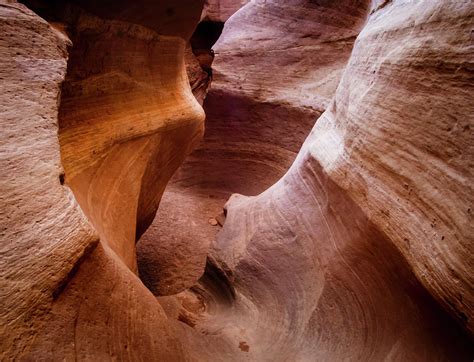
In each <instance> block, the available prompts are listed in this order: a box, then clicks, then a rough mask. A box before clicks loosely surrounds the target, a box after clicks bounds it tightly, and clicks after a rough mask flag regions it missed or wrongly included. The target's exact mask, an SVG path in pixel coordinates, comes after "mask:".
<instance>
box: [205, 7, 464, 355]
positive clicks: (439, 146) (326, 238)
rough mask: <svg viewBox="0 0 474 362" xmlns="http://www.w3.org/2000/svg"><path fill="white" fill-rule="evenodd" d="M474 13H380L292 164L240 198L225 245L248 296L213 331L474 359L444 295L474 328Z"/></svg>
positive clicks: (283, 347)
mask: <svg viewBox="0 0 474 362" xmlns="http://www.w3.org/2000/svg"><path fill="white" fill-rule="evenodd" d="M472 10H473V9H472V6H470V4H469V3H468V2H465V3H462V2H456V3H454V2H444V3H435V2H430V3H427V2H420V3H414V2H383V3H381V4H379V5H376V6H375V7H374V8H373V9H372V11H371V14H370V16H369V19H368V22H367V24H366V25H365V27H364V30H363V31H362V33H361V34H360V36H359V38H358V41H357V43H356V45H355V47H354V51H353V54H352V56H351V59H350V61H349V64H348V66H347V69H346V70H345V72H344V76H343V78H342V81H341V83H340V85H339V87H338V90H337V92H336V96H335V98H334V99H333V100H332V102H331V103H330V105H329V107H328V109H327V110H326V112H325V113H324V114H323V115H322V116H321V117H320V119H319V120H318V121H317V122H316V125H315V127H314V128H313V130H312V132H311V134H310V135H309V137H308V138H307V139H306V141H305V144H304V145H303V147H302V149H301V151H300V152H299V155H298V158H297V159H296V161H295V162H294V164H293V165H292V167H291V168H290V170H289V171H288V173H287V174H286V175H285V176H284V177H283V178H282V179H281V180H280V181H279V182H277V183H276V184H275V185H274V186H272V187H271V188H270V189H268V190H267V191H265V192H264V193H262V194H260V195H259V196H256V197H252V198H247V197H242V196H238V195H236V196H233V197H232V198H231V199H230V201H229V202H228V204H227V210H228V212H227V221H226V223H225V225H224V228H223V231H222V232H221V233H220V234H219V236H218V238H217V242H216V243H215V245H214V246H213V251H212V253H211V254H212V256H213V258H214V259H218V260H220V265H221V268H222V270H223V271H225V273H226V275H227V277H228V278H229V279H230V280H231V281H232V285H233V286H234V288H235V289H234V293H235V295H236V297H235V301H234V302H233V303H231V305H232V307H230V308H228V307H221V308H220V309H218V310H217V311H214V313H212V314H213V317H212V318H205V319H204V321H203V322H202V325H201V328H210V329H211V330H216V331H217V330H219V332H220V333H221V334H223V335H226V334H227V335H228V336H229V338H234V340H235V339H236V338H238V337H240V338H241V339H242V341H245V342H246V344H247V345H248V346H249V351H248V352H247V353H248V356H249V357H250V358H251V359H255V360H260V359H262V358H265V356H268V355H269V353H270V352H269V350H271V353H275V356H278V357H277V358H281V359H282V360H286V359H296V360H299V359H301V360H312V359H315V360H341V359H355V360H381V359H403V360H424V359H433V358H440V359H469V358H470V356H472V350H470V347H469V346H470V340H469V337H467V336H466V334H465V332H464V331H463V329H462V328H460V327H459V326H458V325H456V324H455V323H454V322H453V320H452V319H450V318H449V317H448V316H447V314H446V313H445V312H443V311H442V308H440V306H439V305H438V304H437V303H436V302H440V305H441V306H442V307H443V308H444V309H445V310H447V311H448V312H450V313H451V314H452V316H454V317H455V318H456V319H457V320H458V322H459V323H460V324H461V325H463V327H464V328H466V329H467V330H470V331H471V332H472V327H471V323H472V319H471V318H472V306H473V304H472V297H473V295H472V275H471V274H472V273H470V272H469V270H471V269H472V262H473V260H472V235H473V233H472V225H471V224H472V223H471V222H470V221H469V220H470V218H471V216H470V206H469V205H470V204H472V194H473V193H472V186H471V183H472V182H469V180H472V165H471V162H472V159H473V155H472V148H471V147H470V146H469V143H472V133H471V132H472V131H471V129H472V119H471V118H470V117H469V115H470V114H472V111H473V108H472V107H473V104H472V100H471V99H470V96H469V94H470V93H472V89H471V88H472V77H471V75H470V74H471V73H470V72H471V71H470V70H469V69H470V67H471V66H472V63H470V62H469V61H467V59H470V57H471V55H472V54H471V55H469V54H470V51H471V50H470V47H469V42H470V41H469V30H468V29H470V27H471V26H472ZM233 19H236V17H234V18H233ZM223 39H225V37H224V38H223ZM435 39H436V41H435ZM447 94H449V97H448V96H446V95H447ZM220 304H221V305H225V304H224V303H220ZM229 319H230V320H232V321H233V322H234V323H235V324H232V327H229V326H228V324H227V323H228V320H229ZM223 320H224V322H222V321H223ZM255 321H258V322H257V323H255ZM198 325H199V323H198ZM236 331H245V332H236ZM361 331H364V332H363V333H360V332H361ZM230 336H232V337H230ZM263 346H266V348H267V349H266V348H265V347H263Z"/></svg>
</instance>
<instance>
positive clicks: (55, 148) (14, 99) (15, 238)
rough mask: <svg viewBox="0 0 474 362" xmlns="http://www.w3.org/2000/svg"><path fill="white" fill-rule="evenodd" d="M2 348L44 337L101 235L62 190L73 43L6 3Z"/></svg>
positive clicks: (1, 18) (0, 42)
mask: <svg viewBox="0 0 474 362" xmlns="http://www.w3.org/2000/svg"><path fill="white" fill-rule="evenodd" d="M0 22H1V23H0V28H1V34H2V35H1V38H0V52H1V54H2V56H1V60H0V78H1V80H2V91H1V93H0V112H1V121H2V129H1V144H2V147H1V165H2V170H3V171H2V175H1V181H0V182H1V186H0V187H1V193H0V194H1V196H0V198H1V223H2V231H1V240H2V241H1V249H2V256H1V259H0V262H1V297H0V299H1V302H0V303H1V306H2V307H1V311H0V314H1V317H0V320H1V323H0V325H1V327H0V335H1V337H0V340H1V351H2V354H3V356H4V358H6V357H15V356H18V355H19V354H20V351H22V350H24V349H26V348H27V347H28V346H29V345H30V344H31V343H32V341H33V340H34V339H35V338H37V333H38V331H39V330H40V329H41V328H45V327H44V324H43V323H44V321H45V318H46V315H47V311H48V308H49V307H50V306H51V304H52V303H53V299H54V298H55V297H56V296H57V294H58V293H59V292H60V290H61V287H62V286H64V283H65V282H66V281H67V279H68V275H69V273H70V272H71V270H72V269H73V267H74V265H75V264H76V263H77V262H78V260H79V259H80V258H81V256H82V255H83V254H84V253H86V250H87V249H89V248H90V247H91V246H93V245H95V244H97V239H98V237H97V235H96V233H95V232H94V231H93V229H92V227H91V226H90V225H89V223H88V221H87V219H86V217H85V216H84V214H83V213H82V211H81V210H80V208H79V206H78V205H77V203H76V202H74V201H73V200H74V198H73V196H72V193H71V191H70V190H69V189H68V188H67V187H64V186H63V185H61V180H62V176H61V175H62V173H63V168H62V165H61V161H60V150H59V144H58V138H57V137H58V126H57V112H58V106H59V104H58V94H59V90H60V84H61V82H62V80H63V79H64V76H65V73H66V59H67V52H66V46H67V44H68V42H69V41H68V40H67V39H65V38H64V37H62V36H61V34H60V33H59V32H57V31H55V30H54V29H53V28H51V27H50V26H49V25H48V23H47V22H45V21H44V20H42V19H40V18H39V17H38V16H36V15H35V14H34V13H33V12H31V11H29V10H28V9H26V8H25V7H24V6H22V5H19V4H5V3H1V4H0Z"/></svg>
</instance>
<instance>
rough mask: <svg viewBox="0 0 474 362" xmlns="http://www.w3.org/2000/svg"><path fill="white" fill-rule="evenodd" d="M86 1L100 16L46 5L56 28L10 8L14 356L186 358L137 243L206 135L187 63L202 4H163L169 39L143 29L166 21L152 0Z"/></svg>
mask: <svg viewBox="0 0 474 362" xmlns="http://www.w3.org/2000/svg"><path fill="white" fill-rule="evenodd" d="M80 5H82V6H84V7H85V8H86V9H87V10H89V11H91V13H86V12H85V11H83V10H81V8H79V7H77V6H76V5H71V4H63V3H57V4H55V6H52V7H45V8H42V11H44V12H45V14H46V15H47V16H48V17H50V19H49V20H50V21H51V24H55V21H59V22H60V23H57V24H56V25H55V26H56V27H57V29H58V30H55V29H54V28H53V27H52V26H50V25H49V24H48V23H47V22H45V21H44V20H42V19H41V18H39V17H38V16H37V15H35V14H34V13H32V12H31V11H29V10H28V9H26V8H25V7H24V6H22V5H19V4H17V3H11V4H2V7H1V10H2V15H3V17H2V29H1V31H2V54H4V53H3V51H4V52H5V54H7V55H8V58H6V59H14V61H15V67H14V68H13V71H12V70H11V69H10V68H9V65H8V64H7V63H3V64H2V75H3V76H2V79H5V80H6V81H7V82H8V84H9V85H10V86H11V87H12V92H13V93H11V94H8V93H6V94H2V97H3V98H2V106H3V107H5V108H4V110H5V113H4V114H5V115H6V116H7V120H8V124H9V125H11V127H12V128H11V129H12V130H11V133H10V134H8V133H7V132H3V130H2V137H3V136H5V137H6V138H5V140H6V141H8V142H10V143H11V146H10V147H9V148H8V149H7V151H8V152H5V153H4V158H3V160H4V162H5V167H7V169H10V170H11V172H9V173H8V175H7V177H5V178H4V180H2V191H3V190H5V191H6V192H5V195H4V199H2V205H5V209H4V210H3V208H4V206H2V219H3V218H5V220H6V224H5V226H6V228H7V229H6V230H7V234H5V235H3V236H2V238H3V237H4V238H5V240H8V243H7V244H6V245H4V247H5V253H6V254H5V255H7V257H6V258H3V257H2V262H3V263H5V264H4V265H3V267H2V291H3V295H2V306H3V307H4V308H6V309H2V310H4V312H2V313H4V315H2V356H3V357H2V358H6V359H7V358H15V359H37V358H40V359H57V358H58V357H60V358H61V359H67V360H74V359H86V360H89V359H91V358H92V359H110V358H119V359H150V358H164V359H178V360H179V359H180V358H184V351H183V350H182V348H181V342H180V341H179V340H178V339H177V338H176V337H177V336H176V334H175V333H174V331H173V329H172V328H171V327H170V326H169V325H168V323H167V317H166V316H165V314H164V312H163V309H162V308H161V306H160V304H159V303H158V302H157V301H156V299H155V298H154V297H153V295H152V294H151V293H150V292H149V291H148V290H147V289H146V287H145V286H144V285H143V284H142V283H141V281H140V279H139V278H138V277H137V275H135V274H134V272H135V273H136V257H135V241H136V238H137V235H140V234H141V233H142V232H143V230H144V229H146V227H147V226H148V224H149V223H150V222H151V220H153V217H154V213H155V212H156V209H157V207H158V203H159V200H160V198H161V194H162V192H163V190H164V187H165V184H166V182H167V181H168V179H169V178H170V177H171V175H172V173H173V172H174V170H175V169H176V168H177V166H178V165H179V163H180V162H181V161H182V160H183V159H184V157H185V155H186V153H187V152H189V150H190V149H191V148H192V147H193V145H194V144H195V143H196V141H197V140H198V139H199V138H200V136H201V135H202V131H203V118H204V113H203V111H202V108H201V107H199V105H198V103H197V102H196V100H195V99H194V97H193V95H192V93H191V89H190V87H189V83H188V79H187V77H186V72H185V65H184V50H185V45H186V41H187V37H189V36H190V35H191V33H192V31H193V28H194V26H195V24H196V22H197V21H198V20H199V15H200V10H201V7H202V3H201V4H200V5H199V4H198V2H195V1H189V4H188V6H187V5H186V2H181V3H180V4H179V6H177V5H176V4H174V5H173V4H171V2H169V3H166V2H160V4H159V6H158V8H156V9H155V8H150V9H152V10H153V9H154V10H156V11H157V12H158V13H160V12H159V11H158V10H160V9H161V10H163V11H162V12H163V14H164V18H163V22H164V23H166V24H167V27H166V31H164V32H163V33H165V35H163V34H159V33H157V31H160V29H161V28H160V27H158V28H157V29H151V28H147V27H145V26H144V25H148V26H149V25H150V24H149V22H150V21H153V22H155V21H157V18H156V17H155V16H156V14H157V13H155V14H154V15H153V16H154V18H153V19H151V18H149V17H148V15H149V14H147V13H146V12H145V11H144V9H145V8H146V6H148V5H150V4H148V3H147V2H146V1H144V2H142V3H139V2H136V3H135V4H134V6H127V4H125V3H121V2H116V3H115V4H114V5H113V6H110V7H108V8H107V9H108V10H107V16H106V17H107V19H103V18H100V17H98V16H96V15H92V14H93V13H94V14H99V15H100V14H101V13H102V11H103V10H104V9H103V8H100V6H99V5H97V7H94V4H93V3H89V2H87V1H84V2H82V3H80ZM128 5H129V4H128ZM181 7H186V11H183V10H182V8H181ZM192 9H194V11H193V10H192ZM161 10H160V11H161ZM137 11H139V12H138V13H137ZM179 14H183V15H184V16H182V17H180V16H179ZM143 15H145V16H143ZM192 19H194V20H192ZM163 22H160V21H158V22H157V23H159V24H160V26H161V25H163V24H162V23H163ZM173 29H174V30H173ZM66 34H67V35H66ZM4 35H5V37H3V36H4ZM68 36H69V37H70V38H71V39H72V48H71V49H70V51H69V57H70V59H69V62H68V69H67V74H66V60H67V57H68V52H67V50H66V47H67V46H70V45H71V41H70V40H69V39H68ZM24 39H27V41H26V43H25V41H24ZM25 46H27V47H26V48H25ZM28 47H29V48H31V49H33V51H32V52H30V51H29V50H28V49H27V48H28ZM2 60H3V58H2ZM63 80H64V83H63V84H62V94H61V97H60V88H59V86H60V84H61V82H63ZM12 95H14V97H16V99H15V100H16V102H15V103H13V104H12V106H11V107H10V106H8V104H9V97H11V96H12ZM59 101H60V102H59ZM59 103H60V104H59ZM58 108H59V110H58ZM58 113H59V116H58ZM29 115H34V117H33V118H31V117H30V116H29ZM58 118H59V122H58ZM58 123H59V129H58ZM58 137H59V142H58ZM22 144H24V146H22ZM14 147H19V148H18V151H14V150H15V148H14ZM59 151H61V160H60V158H59ZM62 167H64V170H63V168H62ZM17 180H18V181H17ZM20 180H21V181H20ZM69 187H70V188H71V190H72V191H73V193H74V197H73V196H72V193H71V191H70V189H69ZM8 190H10V191H8ZM22 200H24V201H22ZM76 200H77V202H76ZM78 204H79V205H80V206H81V209H82V210H83V211H84V213H85V214H86V215H87V217H88V219H89V220H90V222H91V223H92V225H93V226H94V228H95V230H96V231H97V234H98V236H99V237H100V243H99V244H97V238H98V237H97V234H96V233H95V232H94V231H93V229H92V227H91V225H90V224H89V223H88V222H87V221H86V220H87V219H86V218H85V217H84V215H83V214H82V212H81V211H80V209H79V205H78ZM10 209H11V211H8V210H10ZM15 210H18V211H15ZM4 211H7V212H8V213H7V214H4V213H3V212H4ZM28 215H31V217H28ZM33 228H34V229H37V230H36V231H35V232H34V233H33V232H32V231H33V230H34V229H33ZM7 328H8V330H7ZM99 336H100V338H98V337H99ZM3 337H4V338H3Z"/></svg>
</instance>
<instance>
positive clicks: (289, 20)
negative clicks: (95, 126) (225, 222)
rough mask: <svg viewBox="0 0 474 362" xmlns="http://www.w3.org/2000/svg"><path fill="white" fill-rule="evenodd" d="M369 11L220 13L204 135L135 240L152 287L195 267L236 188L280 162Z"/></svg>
mask: <svg viewBox="0 0 474 362" xmlns="http://www.w3.org/2000/svg"><path fill="white" fill-rule="evenodd" d="M220 4H221V5H220V6H222V7H225V6H226V5H225V4H227V3H226V2H224V3H222V2H220ZM218 5H219V4H217V5H215V6H210V7H209V6H208V7H207V8H210V9H212V8H216V7H218ZM207 8H205V11H204V14H205V13H206V9H207ZM367 12H368V9H367V4H364V3H363V2H361V1H355V2H352V1H342V2H341V1H340V2H337V3H324V2H323V3H314V2H311V1H292V2H288V1H266V2H263V1H252V2H250V3H248V4H246V5H245V6H244V7H243V8H242V9H240V10H239V11H238V12H237V13H235V14H234V15H233V16H232V17H230V19H229V20H227V21H226V23H225V26H224V31H223V33H222V35H221V37H220V38H219V40H218V41H217V43H216V44H215V45H214V48H213V49H214V51H215V59H214V62H213V63H212V84H211V87H210V90H209V93H208V95H207V98H206V100H205V102H204V109H205V111H206V132H205V136H204V140H203V142H202V143H201V145H200V146H199V147H198V149H197V150H196V151H195V152H193V153H192V154H191V155H190V156H189V157H188V158H187V160H186V162H185V163H184V164H183V166H181V167H180V169H179V170H178V172H177V173H176V175H175V176H174V177H173V179H172V180H171V182H170V185H169V187H168V189H167V191H166V193H165V194H164V197H163V203H162V205H161V207H160V210H159V214H158V216H157V218H156V219H155V221H154V224H152V226H151V227H150V229H149V230H148V232H147V233H146V234H145V235H144V237H143V238H142V240H141V241H140V242H139V244H138V252H139V264H140V270H141V274H142V275H143V276H144V278H145V281H146V284H147V286H148V287H149V288H150V289H151V290H153V291H154V292H155V293H156V294H158V295H168V294H173V293H176V292H178V291H182V290H184V289H185V288H188V287H190V286H192V285H193V284H194V283H195V282H196V280H197V279H198V278H199V277H200V276H201V273H202V269H203V267H204V263H205V260H206V255H207V250H208V247H209V244H210V242H211V240H213V239H214V238H215V235H216V233H217V231H218V230H219V226H218V223H219V221H218V220H221V219H223V215H222V205H223V204H224V202H225V200H226V199H227V198H228V197H229V196H230V195H231V194H232V193H233V192H239V193H245V194H247V195H257V194H258V193H260V192H262V191H263V190H265V188H267V187H269V186H270V185H271V184H273V183H274V182H276V181H277V180H278V178H279V177H281V176H282V175H283V174H284V173H285V172H286V170H287V169H288V167H289V166H290V165H291V163H292V162H293V160H294V158H295V156H296V153H297V152H298V150H299V148H300V146H301V144H302V143H303V141H304V139H305V137H306V136H307V134H308V133H309V131H310V129H311V127H312V126H313V124H314V121H315V119H316V118H317V117H318V116H319V115H320V114H321V112H322V111H323V110H324V109H325V108H326V106H327V104H328V103H329V101H330V98H331V96H332V95H333V94H334V92H335V90H336V87H337V84H338V82H339V79H340V76H341V74H342V70H343V68H344V66H345V64H346V62H347V60H348V58H349V55H350V52H351V49H352V45H353V43H354V40H355V37H356V36H357V34H358V32H359V31H360V29H361V27H362V25H363V22H364V19H365V17H366V15H367ZM216 218H217V220H216ZM221 223H222V221H221Z"/></svg>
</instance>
